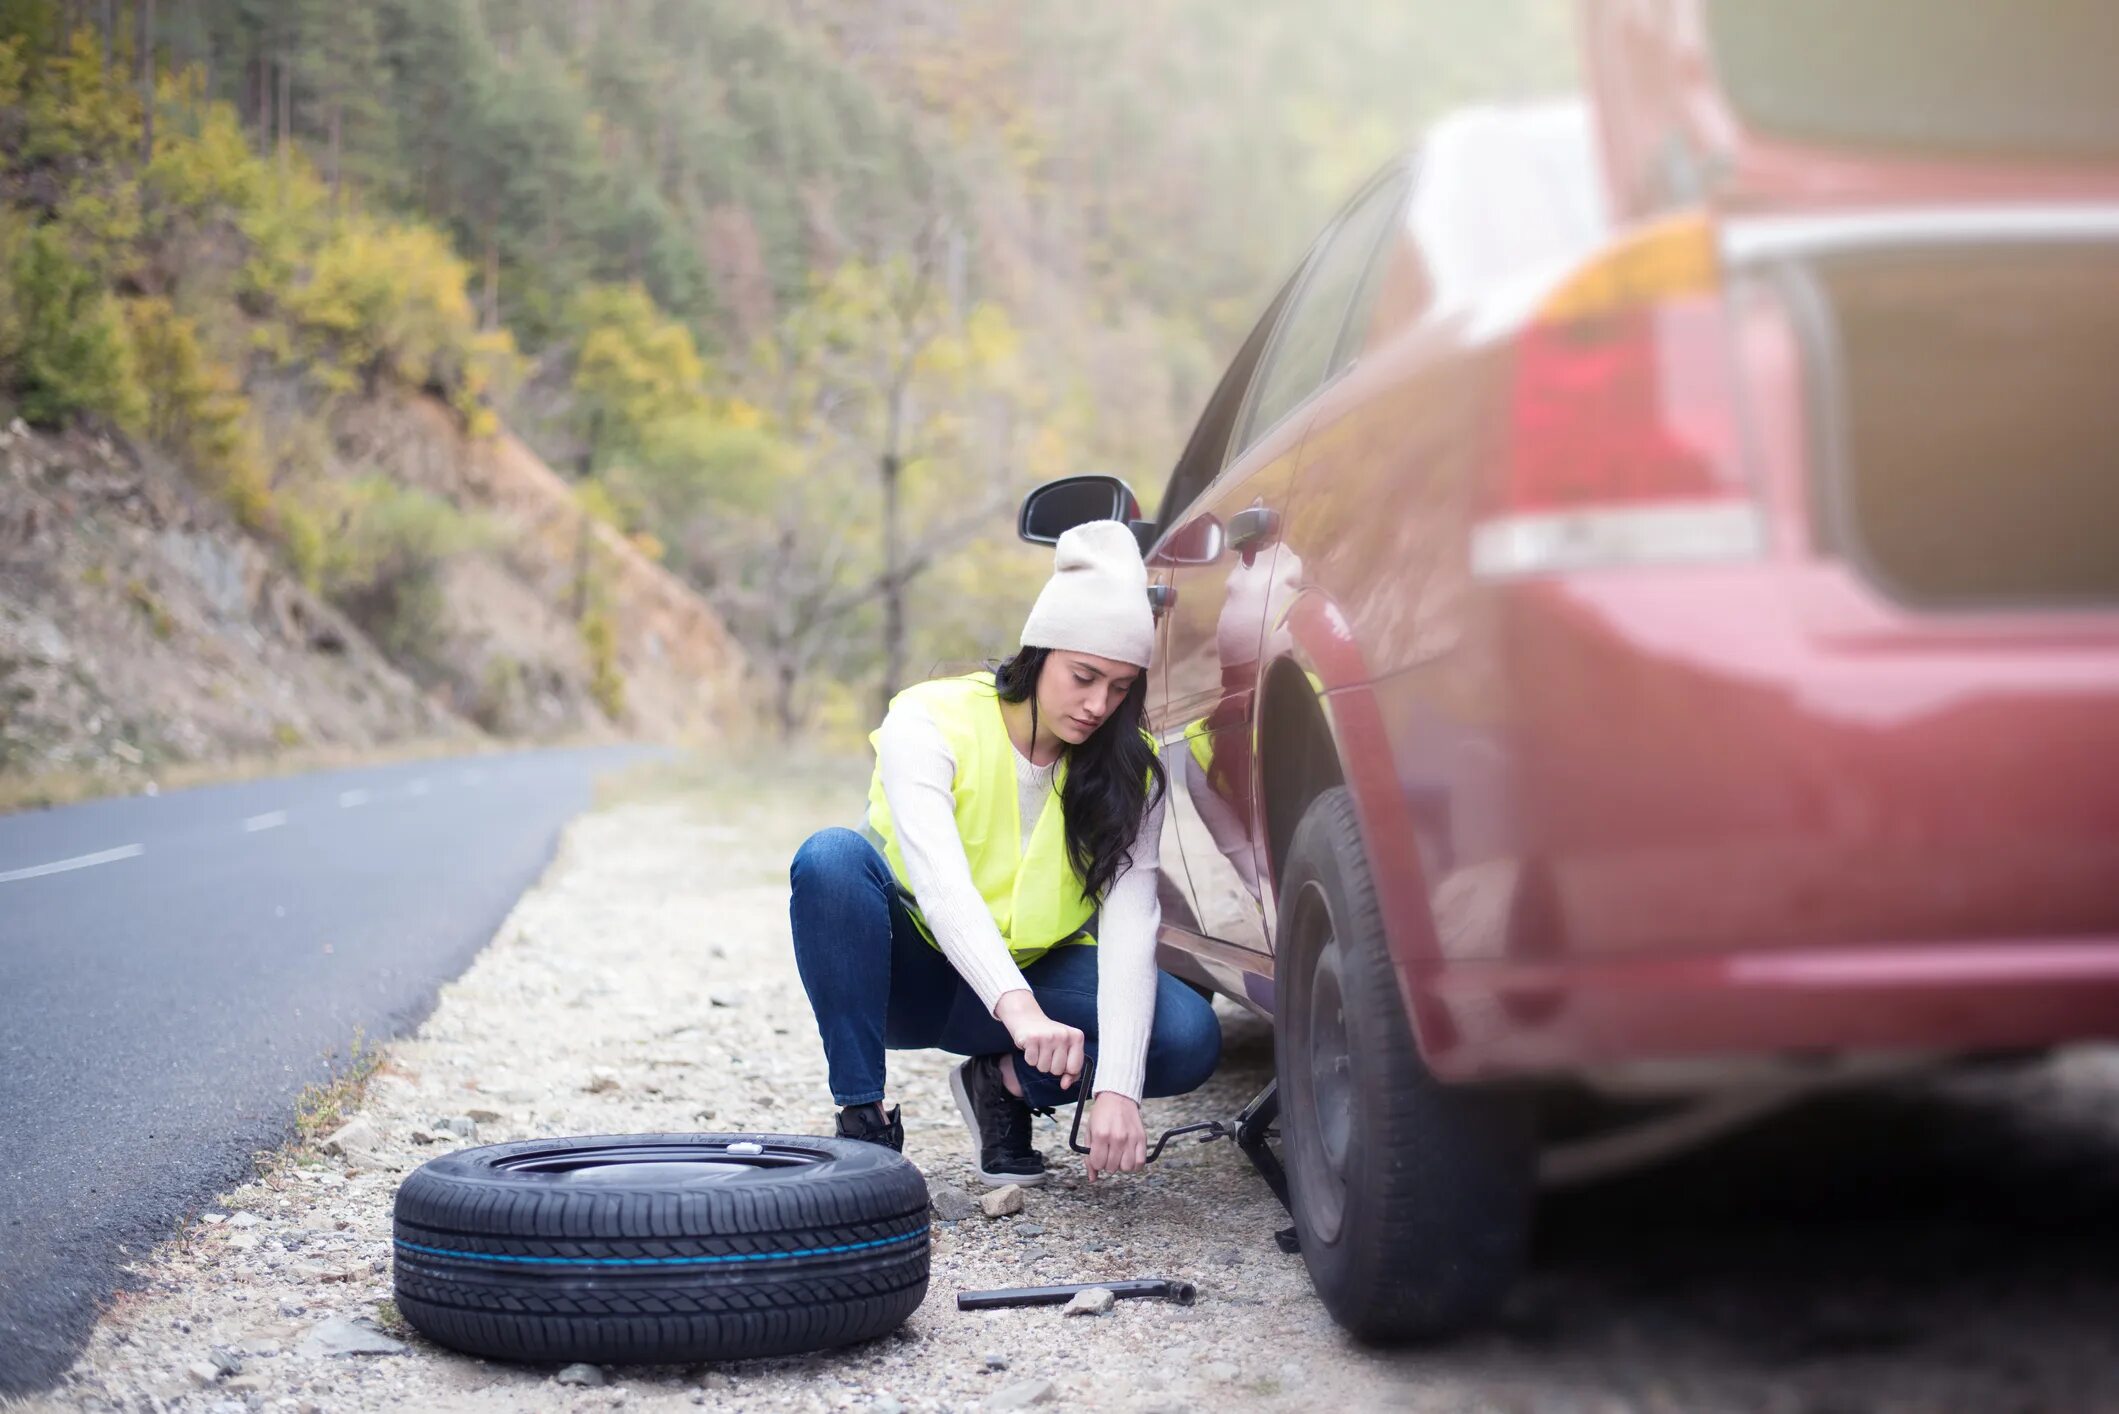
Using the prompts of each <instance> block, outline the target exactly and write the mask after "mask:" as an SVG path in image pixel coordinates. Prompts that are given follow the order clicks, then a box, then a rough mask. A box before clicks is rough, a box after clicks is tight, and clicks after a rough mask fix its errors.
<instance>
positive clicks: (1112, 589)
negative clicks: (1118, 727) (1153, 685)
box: [1022, 520, 1155, 668]
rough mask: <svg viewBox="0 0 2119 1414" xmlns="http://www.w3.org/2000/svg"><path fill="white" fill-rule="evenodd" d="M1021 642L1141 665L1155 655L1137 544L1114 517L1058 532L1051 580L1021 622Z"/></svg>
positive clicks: (1144, 570) (1152, 619) (1145, 579)
mask: <svg viewBox="0 0 2119 1414" xmlns="http://www.w3.org/2000/svg"><path fill="white" fill-rule="evenodd" d="M1022 641H1023V647H1025V648H1061V649H1065V650H1067V651H1068V652H1071V653H1093V654H1095V655H1096V656H1097V657H1099V658H1112V659H1116V660H1117V661H1118V662H1121V663H1131V664H1133V665H1134V666H1135V667H1138V668H1145V667H1147V666H1148V663H1149V660H1150V659H1152V658H1153V657H1154V656H1155V615H1154V614H1153V613H1152V612H1151V611H1150V610H1149V608H1148V570H1147V567H1146V566H1145V565H1143V564H1142V563H1141V558H1140V542H1139V541H1137V540H1135V539H1134V538H1133V532H1132V531H1131V530H1130V529H1128V528H1127V527H1126V525H1125V524H1124V523H1123V522H1121V521H1115V520H1092V521H1090V522H1089V523H1088V524H1087V525H1078V526H1076V527H1074V529H1072V530H1070V531H1068V532H1067V533H1066V534H1064V535H1062V536H1060V538H1059V543H1058V544H1057V545H1055V546H1054V547H1053V551H1052V578H1050V579H1048V580H1046V581H1045V587H1044V589H1043V590H1041V591H1040V592H1039V593H1038V596H1037V603H1036V604H1034V605H1032V606H1031V609H1030V618H1029V620H1028V621H1027V622H1025V623H1024V625H1023V640H1022Z"/></svg>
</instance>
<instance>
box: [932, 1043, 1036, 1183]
mask: <svg viewBox="0 0 2119 1414" xmlns="http://www.w3.org/2000/svg"><path fill="white" fill-rule="evenodd" d="M949 1093H950V1094H952V1095H954V1096H956V1107H957V1109H958V1110H959V1111H960V1112H962V1114H963V1116H964V1126H965V1128H967V1129H969V1130H970V1131H971V1143H972V1149H973V1151H974V1152H975V1153H976V1154H977V1155H978V1170H979V1177H980V1178H983V1179H985V1180H986V1182H987V1183H989V1184H992V1185H994V1186H995V1187H999V1186H1000V1185H1001V1184H1004V1183H1020V1184H1022V1185H1023V1186H1024V1187H1025V1188H1032V1187H1035V1186H1036V1185H1038V1184H1040V1183H1043V1182H1044V1181H1045V1156H1044V1155H1043V1154H1040V1153H1039V1152H1038V1151H1037V1150H1035V1149H1033V1148H1031V1147H1030V1106H1028V1105H1026V1104H1024V1103H1023V1102H1022V1101H1021V1100H1018V1099H1017V1098H1016V1097H1015V1096H1013V1095H1011V1094H1009V1093H1008V1087H1007V1086H1006V1085H1004V1084H1002V1083H1001V1063H1000V1061H999V1059H998V1058H996V1057H994V1056H973V1057H972V1058H971V1059H970V1060H968V1061H965V1062H964V1063H963V1064H962V1065H960V1066H958V1067H957V1068H956V1069H955V1070H952V1071H950V1072H949Z"/></svg>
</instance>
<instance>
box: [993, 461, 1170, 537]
mask: <svg viewBox="0 0 2119 1414" xmlns="http://www.w3.org/2000/svg"><path fill="white" fill-rule="evenodd" d="M1092 520H1116V521H1124V522H1125V523H1126V525H1127V527H1128V528H1129V529H1130V530H1132V531H1133V533H1134V535H1135V537H1136V538H1139V537H1140V536H1141V533H1142V531H1143V529H1144V528H1145V523H1144V522H1143V521H1142V520H1141V519H1140V500H1139V498H1138V497H1136V496H1135V495H1134V494H1133V488H1132V487H1130V486H1128V485H1126V483H1125V482H1123V481H1121V480H1119V479H1118V478H1117V477H1115V476H1064V477H1061V478H1060V479H1059V480H1057V481H1048V482H1046V483H1045V484H1044V485H1042V486H1040V487H1038V488H1037V489H1036V490H1035V491H1032V492H1031V493H1030V494H1029V495H1027V496H1025V497H1023V510H1022V514H1021V515H1019V516H1018V517H1017V518H1016V522H1015V533H1016V534H1017V535H1020V536H1021V537H1022V538H1023V539H1025V540H1027V541H1029V542H1030V543H1031V544H1033V545H1052V544H1057V543H1058V541H1059V538H1060V537H1061V536H1062V535H1065V534H1066V533H1067V532H1068V531H1070V530H1072V529H1074V527H1076V526H1078V525H1087V524H1088V523H1089V522H1090V521H1092ZM1143 548H1145V547H1143Z"/></svg>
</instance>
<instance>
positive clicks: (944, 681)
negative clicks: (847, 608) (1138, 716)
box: [868, 673, 1155, 966]
mask: <svg viewBox="0 0 2119 1414" xmlns="http://www.w3.org/2000/svg"><path fill="white" fill-rule="evenodd" d="M907 701H909V702H916V703H918V704H919V705H920V706H921V707H922V708H923V709H925V711H926V713H927V715H928V717H929V718H930V719H932V721H933V722H934V724H935V726H936V727H937V728H938V729H939V730H940V731H941V733H942V739H943V740H944V741H946V742H948V743H949V754H950V755H951V756H953V757H954V758H955V759H956V778H955V780H953V781H952V782H951V783H950V791H951V793H952V794H953V795H954V796H955V797H956V828H957V835H958V836H959V837H960V838H961V839H962V840H963V842H964V857H965V858H966V859H967V860H969V861H970V863H971V880H972V883H974V884H975V885H977V886H978V891H979V897H980V898H982V899H984V900H985V901H986V908H987V910H988V911H989V912H991V913H992V915H993V921H994V923H995V925H996V926H997V927H999V929H1000V930H1001V937H1002V939H1003V940H1004V941H1005V942H1006V943H1007V944H1008V951H1009V954H1010V955H1011V956H1013V957H1014V958H1015V961H1016V965H1017V966H1028V965H1029V964H1031V963H1033V962H1035V961H1037V960H1038V959H1039V958H1041V957H1043V956H1044V955H1045V954H1046V953H1048V952H1050V951H1052V949H1053V948H1055V947H1057V946H1059V945H1060V944H1061V943H1070V942H1080V943H1094V942H1095V941H1096V939H1095V938H1093V937H1091V936H1090V935H1089V934H1088V933H1087V932H1086V931H1085V929H1086V928H1087V927H1088V924H1089V921H1090V920H1091V919H1092V918H1094V917H1095V916H1096V908H1097V901H1096V900H1094V899H1091V898H1089V897H1087V896H1086V895H1085V894H1084V892H1083V888H1082V879H1081V875H1080V874H1079V873H1077V872H1076V871H1075V868H1074V861H1073V859H1072V858H1070V857H1069V855H1068V853H1067V822H1066V817H1065V815H1064V813H1063V811H1062V808H1061V805H1060V792H1061V790H1062V789H1064V787H1065V785H1066V781H1067V763H1066V761H1065V760H1064V758H1063V759H1062V760H1061V762H1060V768H1059V771H1058V773H1057V774H1056V775H1055V776H1054V777H1053V790H1052V795H1051V797H1050V798H1049V799H1047V800H1046V801H1045V807H1044V809H1043V810H1041V811H1040V812H1039V813H1038V817H1037V826H1036V828H1035V829H1033V830H1032V831H1031V832H1030V838H1029V840H1028V841H1027V842H1026V841H1024V839H1023V823H1022V812H1021V806H1020V805H1019V804H1018V801H1017V796H1016V786H1015V747H1014V744H1013V743H1012V742H1010V741H1009V739H1008V724H1007V722H1006V721H1005V720H1004V719H1003V718H1002V717H1001V699H1000V694H999V693H998V692H997V691H995V689H994V683H993V674H992V673H972V674H970V675H969V676H966V677H960V678H937V679H935V680H934V681H932V682H923V683H920V684H918V685H916V686H913V687H908V688H906V689H905V690H904V691H903V692H901V693H899V694H898V695H897V696H896V697H894V698H892V699H891V703H890V705H891V706H893V707H895V706H897V704H898V703H900V702H907ZM879 735H880V732H871V733H870V734H869V738H868V740H869V744H870V745H872V746H873V745H874V744H875V742H876V738H877V736H879ZM1141 736H1142V738H1143V739H1144V740H1146V741H1147V742H1148V745H1149V747H1150V749H1153V747H1154V744H1155V743H1154V739H1153V738H1152V737H1149V736H1148V735H1147V733H1146V732H1143V733H1141ZM868 827H869V831H870V833H872V834H873V835H875V836H876V838H877V839H879V840H880V841H881V843H882V850H883V857H884V858H885V859H887V860H889V861H890V872H891V873H892V874H894V875H895V876H896V877H897V881H898V891H899V893H900V894H902V895H903V896H904V899H905V906H906V908H907V909H908V910H909V911H910V912H911V914H912V919H913V922H914V923H915V924H917V925H918V927H919V930H920V933H921V934H922V936H924V937H925V938H926V939H927V941H928V942H929V943H933V942H934V934H933V933H932V932H930V931H929V930H928V927H927V922H926V920H925V919H924V918H922V917H921V916H920V910H919V907H918V905H917V903H916V902H915V901H914V899H913V897H912V885H911V883H910V881H909V880H908V878H907V876H906V873H905V856H904V854H903V852H902V851H900V850H899V848H898V839H897V831H896V830H895V828H893V826H892V823H891V818H890V805H889V802H887V801H886V800H885V799H884V798H883V771H882V766H881V764H880V763H878V765H877V767H876V772H875V775H874V777H873V778H872V779H871V780H870V781H869V784H868Z"/></svg>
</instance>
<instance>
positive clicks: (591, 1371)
mask: <svg viewBox="0 0 2119 1414" xmlns="http://www.w3.org/2000/svg"><path fill="white" fill-rule="evenodd" d="M555 1378H556V1379H557V1380H558V1381H559V1382H560V1383H561V1384H563V1385H579V1386H581V1387H582V1388H584V1389H600V1388H601V1387H602V1386H604V1385H605V1384H607V1383H609V1381H608V1380H607V1379H605V1377H604V1373H603V1367H602V1366H601V1365H569V1366H567V1367H566V1368H565V1369H564V1370H561V1371H560V1372H559V1374H558V1375H557V1376H555Z"/></svg>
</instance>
